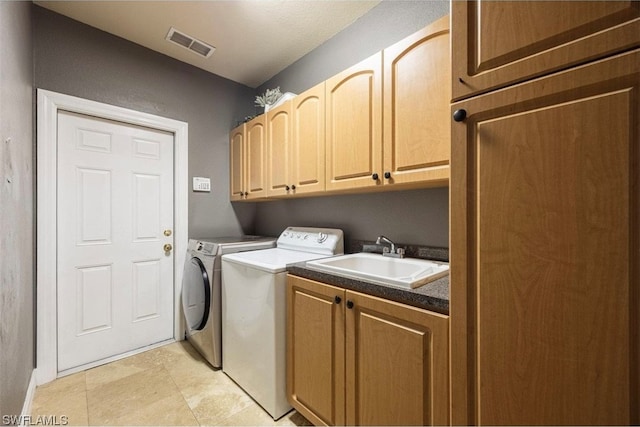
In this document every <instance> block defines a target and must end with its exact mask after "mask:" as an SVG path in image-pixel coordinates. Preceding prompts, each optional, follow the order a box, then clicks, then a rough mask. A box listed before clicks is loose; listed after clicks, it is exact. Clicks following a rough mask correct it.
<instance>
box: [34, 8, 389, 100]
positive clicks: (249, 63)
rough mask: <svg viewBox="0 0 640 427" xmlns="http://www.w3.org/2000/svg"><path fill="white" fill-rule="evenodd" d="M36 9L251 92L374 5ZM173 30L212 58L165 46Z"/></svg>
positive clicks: (178, 47) (180, 48)
mask: <svg viewBox="0 0 640 427" xmlns="http://www.w3.org/2000/svg"><path fill="white" fill-rule="evenodd" d="M35 3H36V4H37V5H39V6H42V7H45V8H47V9H50V10H53V11H54V12H57V13H60V14H62V15H65V16H68V17H70V18H72V19H75V20H77V21H80V22H83V23H85V24H88V25H90V26H92V27H96V28H99V29H101V30H103V31H106V32H108V33H111V34H115V35H116V36H119V37H122V38H124V39H127V40H130V41H132V42H134V43H137V44H139V45H142V46H145V47H147V48H149V49H152V50H155V51H157V52H160V53H163V54H165V55H168V56H170V57H172V58H175V59H178V60H180V61H183V62H186V63H188V64H191V65H194V66H196V67H198V68H202V69H203V70H206V71H209V72H211V73H214V74H217V75H219V76H222V77H226V78H228V79H230V80H233V81H236V82H238V83H242V84H244V85H247V86H249V87H253V88H255V87H257V86H259V85H261V84H262V83H264V82H265V81H267V80H269V79H270V78H271V77H273V76H274V75H276V74H278V73H279V72H280V71H282V70H283V69H285V68H286V67H288V66H289V65H291V64H292V63H294V62H295V61H296V60H298V59H300V58H301V57H303V56H304V55H305V54H307V53H309V52H310V51H312V50H313V49H315V48H316V47H318V46H320V45H321V44H322V43H324V42H325V41H326V40H328V39H330V38H331V37H333V36H334V35H335V34H337V33H338V32H340V31H341V30H343V29H344V28H346V27H347V26H349V25H350V24H351V23H353V22H354V21H355V20H356V19H358V18H359V17H360V16H362V15H364V14H365V13H366V12H368V11H369V10H370V9H371V8H372V7H374V6H375V5H377V4H378V3H380V0H377V1H365V0H357V1H356V0H351V1H345V0H339V1H335V0H321V1H315V0H235V1H220V0H217V1H212V0H209V1H58V0H56V1H35ZM171 27H174V28H175V29H177V30H178V31H180V32H182V33H185V34H188V35H189V36H191V37H193V38H195V39H198V40H200V41H203V42H205V43H207V44H209V45H211V46H214V47H215V48H216V50H215V52H214V53H213V55H211V56H210V57H209V58H202V57H201V56H199V55H197V54H195V53H193V52H191V51H189V50H187V49H184V48H182V47H180V46H177V45H175V44H173V43H170V42H168V41H166V40H165V37H166V35H167V33H168V32H169V29H170V28H171Z"/></svg>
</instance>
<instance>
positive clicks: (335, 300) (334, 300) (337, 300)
mask: <svg viewBox="0 0 640 427" xmlns="http://www.w3.org/2000/svg"><path fill="white" fill-rule="evenodd" d="M333 302H335V303H336V304H340V303H341V302H342V298H340V297H339V296H338V295H336V296H335V298H334V299H333Z"/></svg>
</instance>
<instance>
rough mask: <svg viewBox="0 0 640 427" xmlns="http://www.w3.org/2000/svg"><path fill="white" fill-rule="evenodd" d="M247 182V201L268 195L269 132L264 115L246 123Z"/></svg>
mask: <svg viewBox="0 0 640 427" xmlns="http://www.w3.org/2000/svg"><path fill="white" fill-rule="evenodd" d="M245 144H246V145H245V147H246V148H245V155H246V160H245V164H246V175H245V176H246V182H245V193H247V194H246V195H245V199H255V198H260V197H265V196H266V195H267V185H266V179H267V176H266V175H267V168H266V152H267V130H266V117H265V115H264V114H262V115H260V116H258V117H256V118H254V119H252V120H250V121H249V122H247V123H245Z"/></svg>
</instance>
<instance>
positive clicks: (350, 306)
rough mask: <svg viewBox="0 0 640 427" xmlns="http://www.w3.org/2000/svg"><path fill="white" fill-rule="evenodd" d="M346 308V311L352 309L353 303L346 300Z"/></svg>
mask: <svg viewBox="0 0 640 427" xmlns="http://www.w3.org/2000/svg"><path fill="white" fill-rule="evenodd" d="M347 308H348V309H352V308H353V301H351V300H347Z"/></svg>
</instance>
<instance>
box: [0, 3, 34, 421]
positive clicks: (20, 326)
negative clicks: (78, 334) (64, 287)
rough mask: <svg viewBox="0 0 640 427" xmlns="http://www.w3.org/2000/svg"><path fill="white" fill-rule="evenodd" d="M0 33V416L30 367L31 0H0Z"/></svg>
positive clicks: (14, 408) (16, 401) (16, 404)
mask: <svg viewBox="0 0 640 427" xmlns="http://www.w3.org/2000/svg"><path fill="white" fill-rule="evenodd" d="M0 32H1V34H0V52H2V54H0V138H1V139H0V179H1V181H0V224H1V225H0V416H2V415H20V413H21V411H22V405H23V403H24V399H25V395H26V391H27V388H28V385H29V379H30V377H31V373H32V372H33V368H34V353H35V351H34V342H35V334H34V322H33V319H34V259H33V254H34V248H33V235H34V234H33V232H34V221H33V212H34V210H33V167H34V161H33V152H34V150H33V59H32V58H33V57H32V52H31V2H4V1H3V2H0ZM0 419H1V418H0Z"/></svg>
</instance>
